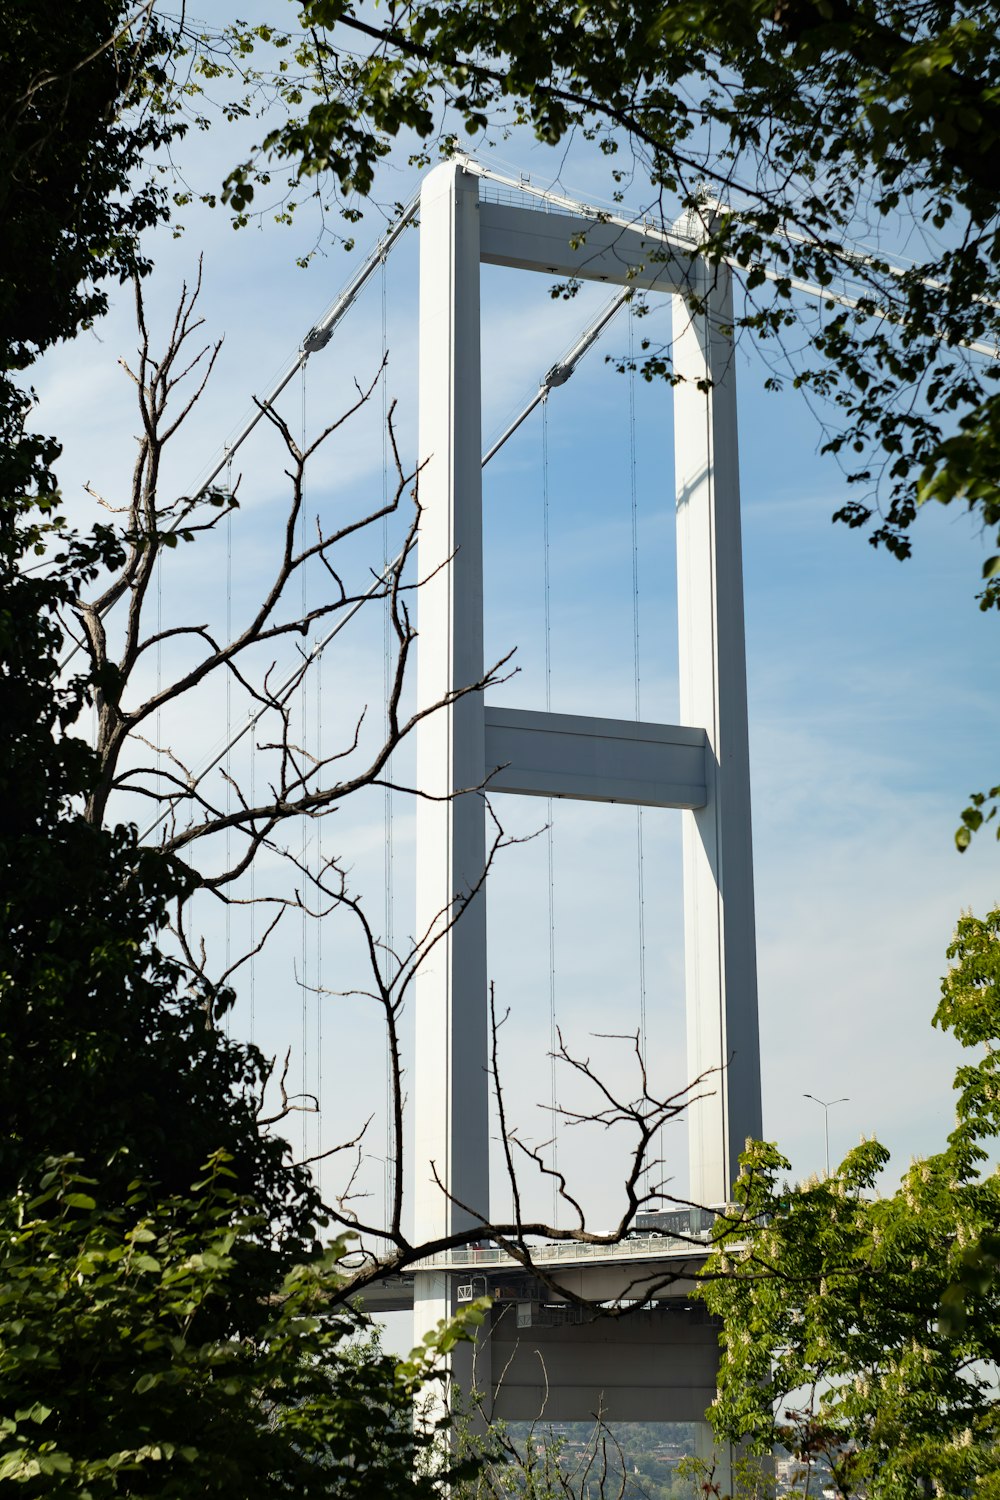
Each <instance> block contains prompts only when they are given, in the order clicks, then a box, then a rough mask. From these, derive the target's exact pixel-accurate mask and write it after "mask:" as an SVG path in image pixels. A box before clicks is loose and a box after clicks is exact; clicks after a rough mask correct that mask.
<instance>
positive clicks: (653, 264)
mask: <svg viewBox="0 0 1000 1500" xmlns="http://www.w3.org/2000/svg"><path fill="white" fill-rule="evenodd" d="M479 255H480V259H481V260H482V261H483V263H484V264H486V265H491V266H513V267H515V268H517V269H518V270H521V271H542V272H545V273H547V274H548V275H550V276H567V277H572V278H574V279H578V280H582V281H607V282H611V283H618V284H620V285H622V286H625V285H628V286H632V287H635V288H636V289H637V290H639V289H643V290H644V289H647V288H649V287H655V288H656V290H657V291H658V292H680V291H684V290H686V289H687V288H688V285H689V283H690V280H691V276H692V266H693V261H692V257H691V255H690V253H689V252H687V251H685V250H683V249H680V248H679V247H677V246H676V245H675V244H673V243H671V241H670V240H669V239H667V238H666V236H664V235H661V234H659V233H658V232H656V231H655V230H645V229H642V228H640V226H638V225H636V227H635V228H625V227H624V226H623V225H621V224H610V223H602V222H601V221H600V220H596V219H583V218H574V217H573V216H572V215H570V214H545V213H539V212H538V210H537V209H532V208H515V207H513V206H512V205H511V204H509V203H489V202H486V201H484V202H482V203H480V205H479Z"/></svg>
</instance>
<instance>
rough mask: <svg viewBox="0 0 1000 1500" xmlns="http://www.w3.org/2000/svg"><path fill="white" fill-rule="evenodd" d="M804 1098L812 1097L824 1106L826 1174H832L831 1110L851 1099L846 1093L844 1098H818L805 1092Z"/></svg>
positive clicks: (815, 1102) (814, 1101)
mask: <svg viewBox="0 0 1000 1500" xmlns="http://www.w3.org/2000/svg"><path fill="white" fill-rule="evenodd" d="M802 1097H803V1099H811V1100H812V1101H813V1103H814V1104H822V1106H823V1131H824V1134H825V1137H826V1175H827V1177H829V1175H830V1111H831V1109H832V1108H833V1106H834V1105H835V1104H848V1103H849V1102H850V1101H849V1099H848V1096H847V1095H846V1094H845V1095H844V1097H843V1099H818V1098H817V1097H816V1095H815V1094H803V1095H802Z"/></svg>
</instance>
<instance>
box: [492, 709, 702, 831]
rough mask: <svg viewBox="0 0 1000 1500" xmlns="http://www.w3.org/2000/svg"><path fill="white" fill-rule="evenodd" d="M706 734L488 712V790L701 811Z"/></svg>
mask: <svg viewBox="0 0 1000 1500" xmlns="http://www.w3.org/2000/svg"><path fill="white" fill-rule="evenodd" d="M707 753H708V742H707V739H706V736H705V731H704V730H703V729H688V728H685V727H683V726H681V725H676V724H642V723H636V722H634V721H632V720H631V719H595V718H589V717H583V716H580V715H577V714H553V713H537V712H534V711H531V710H528V709H517V708H491V707H489V706H488V705H487V707H486V769H487V774H488V775H489V773H490V772H491V771H492V773H493V774H492V775H489V780H488V787H489V790H490V791H491V792H513V793H517V794H518V795H520V796H525V797H574V798H578V799H581V800H583V801H586V802H625V803H630V804H632V805H633V806H638V807H682V808H696V807H704V805H705V802H706V798H707V792H706V777H705V757H706V755H707Z"/></svg>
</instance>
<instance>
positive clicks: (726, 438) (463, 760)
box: [413, 160, 761, 1421]
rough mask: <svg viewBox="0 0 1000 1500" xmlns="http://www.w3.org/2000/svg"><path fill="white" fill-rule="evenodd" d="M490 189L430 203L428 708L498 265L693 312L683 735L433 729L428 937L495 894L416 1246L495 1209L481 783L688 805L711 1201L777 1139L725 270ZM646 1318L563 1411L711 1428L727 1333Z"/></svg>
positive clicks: (422, 375)
mask: <svg viewBox="0 0 1000 1500" xmlns="http://www.w3.org/2000/svg"><path fill="white" fill-rule="evenodd" d="M480 182H481V175H480V172H479V170H478V169H477V168H476V166H475V164H474V163H471V162H466V161H461V160H456V161H452V162H449V163H447V164H445V165H443V166H440V167H438V168H437V169H436V170H435V171H433V172H431V173H430V174H429V176H428V177H427V179H426V180H425V183H424V186H423V191H422V194H421V200H420V325H419V337H420V354H419V360H420V364H419V458H420V460H421V462H422V464H423V468H422V469H421V472H420V481H419V483H420V500H421V504H422V507H423V518H422V526H421V532H420V542H419V572H420V576H421V578H423V579H425V580H427V581H426V582H425V583H424V584H423V585H422V587H421V589H420V592H419V606H418V608H419V621H418V623H419V662H418V683H417V692H418V700H419V703H420V705H421V706H424V705H430V704H432V703H435V702H437V701H439V700H441V699H442V698H443V697H446V696H447V695H448V694H449V693H451V692H453V691H455V690H458V689H462V688H464V687H466V686H467V685H468V684H469V683H472V682H476V681H479V680H480V679H481V678H482V675H483V557H482V479H481V473H482V470H481V463H482V432H481V427H482V424H481V410H480V312H479V300H480V299H479V284H480V266H481V265H482V264H484V263H485V264H490V265H502V266H510V267H514V268H517V269H519V270H523V271H535V272H541V273H542V274H544V275H547V276H550V277H558V278H569V277H573V278H579V279H583V280H598V281H604V282H607V283H608V284H618V285H630V286H632V287H634V288H636V289H642V290H647V291H651V292H653V293H662V294H664V295H667V296H670V297H672V298H673V324H674V336H673V361H674V366H675V369H676V371H677V373H678V374H679V375H681V376H683V377H684V378H683V380H682V381H681V382H680V383H679V384H678V385H676V386H675V387H674V390H673V402H674V448H675V455H676V457H675V476H674V493H675V496H676V511H677V559H678V561H677V567H678V612H679V644H680V715H681V720H682V723H681V724H680V725H664V724H647V723H633V722H631V721H624V720H617V719H603V718H594V717H582V716H580V717H578V716H573V715H567V714H552V713H538V712H527V711H518V710H512V709H506V708H503V709H501V708H496V707H491V706H490V704H489V703H488V702H487V701H484V696H483V694H482V693H469V694H467V695H465V696H463V697H461V698H459V699H458V700H457V701H456V702H454V704H453V705H452V706H450V707H448V708H446V709H444V710H441V711H438V712H435V713H433V714H430V715H429V716H428V718H426V719H425V720H424V721H423V722H422V723H421V725H420V726H419V729H418V746H417V761H418V768H417V769H418V781H417V784H418V786H419V788H420V790H421V791H422V792H423V793H431V794H432V796H433V797H435V798H437V799H440V800H428V799H427V798H426V797H422V798H420V799H419V800H418V804H417V917H416V921H417V931H418V932H423V931H425V930H426V929H427V928H428V927H430V926H431V925H432V924H434V923H435V922H439V923H441V925H442V926H444V920H443V919H444V917H445V915H446V914H448V913H450V912H452V911H453V909H454V907H455V903H456V900H458V901H462V900H463V899H465V898H467V896H468V893H469V892H470V891H473V890H477V894H476V895H475V896H474V897H473V899H472V900H471V901H470V902H469V904H468V906H467V908H466V910H465V911H464V913H463V915H462V917H461V919H460V920H459V921H458V922H456V923H455V924H454V925H452V926H451V927H450V928H449V929H448V930H447V931H446V932H444V933H443V935H442V937H441V939H440V941H439V942H438V943H437V945H436V946H435V947H434V948H433V950H432V951H431V953H430V955H429V957H428V958H427V960H426V961H425V963H424V965H423V967H422V969H421V971H420V972H419V974H418V978H417V990H416V1034H417V1040H416V1057H415V1064H414V1076H413V1100H414V1120H415V1146H414V1153H413V1164H414V1174H415V1175H414V1203H415V1218H416V1222H415V1226H414V1232H415V1236H416V1241H417V1242H418V1243H419V1242H421V1241H423V1242H427V1241H434V1240H435V1239H437V1238H438V1237H440V1236H444V1235H447V1234H449V1233H454V1232H457V1231H460V1230H463V1229H467V1228H469V1227H471V1226H472V1225H473V1224H475V1223H476V1222H478V1221H477V1220H476V1219H475V1218H474V1217H473V1215H474V1214H476V1213H478V1214H481V1215H482V1216H483V1218H484V1219H487V1220H488V1219H489V1217H490V1201H489V1141H488V1113H489V1077H488V1072H487V1044H488V1035H487V1032H488V1026H487V947H486V928H487V898H486V891H485V889H477V888H478V887H479V886H480V882H481V879H482V874H483V867H484V862H485V857H486V835H485V810H484V798H483V795H482V793H481V792H480V791H471V792H468V791H466V792H465V793H464V795H459V796H452V795H451V794H453V793H455V792H462V791H463V789H466V788H478V787H481V786H482V785H483V783H484V781H485V780H486V779H487V778H488V777H489V778H491V779H490V780H489V795H490V796H491V797H492V796H493V795H494V794H501V793H504V792H510V793H517V794H520V795H536V796H541V797H576V798H584V799H590V800H594V801H605V802H624V803H630V804H633V805H639V806H650V807H669V808H679V809H681V816H682V819H683V824H684V828H683V865H684V935H685V936H684V941H685V994H686V1017H687V1021H686V1024H687V1050H688V1072H689V1077H690V1078H691V1079H694V1078H695V1077H698V1076H700V1075H703V1074H705V1073H706V1072H709V1071H713V1073H714V1076H713V1078H712V1080H711V1083H710V1088H711V1093H710V1094H708V1095H707V1096H706V1097H704V1098H702V1099H701V1100H699V1101H698V1102H697V1103H695V1104H693V1105H692V1106H691V1111H690V1119H689V1131H690V1143H691V1144H690V1152H691V1163H690V1173H691V1175H690V1196H691V1198H692V1199H693V1200H694V1201H696V1202H701V1203H703V1204H712V1203H719V1202H722V1201H725V1200H726V1199H727V1198H728V1197H729V1196H730V1189H731V1185H732V1182H733V1180H734V1178H735V1176H736V1174H737V1171H738V1155H739V1152H740V1151H741V1150H742V1149H743V1144H744V1141H745V1139H746V1137H747V1136H759V1135H760V1132H761V1106H760V1061H759V1043H758V1030H757V980H756V955H755V941H754V906H753V869H752V855H751V836H750V778H749V760H748V747H747V701H746V665H745V646H744V625H743V580H742V555H741V540H740V501H739V472H738V452H737V430H736V391H735V370H734V365H733V342H732V292H731V286H730V275H729V271H728V269H727V267H726V266H724V265H722V266H712V265H709V264H708V263H707V262H706V261H705V260H704V259H703V258H700V257H699V256H698V255H697V254H696V253H695V248H694V245H693V243H692V244H691V246H690V248H687V247H686V244H685V237H684V236H683V234H680V233H678V234H676V235H664V234H661V233H659V232H657V231H655V230H651V229H643V228H639V227H635V226H630V225H627V224H625V223H622V222H615V221H613V220H609V219H607V218H606V217H603V216H598V215H595V216H594V217H593V218H574V217H572V216H570V215H568V214H565V213H550V212H544V211H541V209H539V210H535V209H532V208H530V207H520V206H512V205H509V204H506V203H496V202H491V201H487V200H486V199H485V198H482V197H481V195H480ZM431 1163H433V1164H434V1173H436V1175H437V1178H438V1179H439V1181H440V1184H441V1186H439V1185H438V1183H437V1182H435V1181H434V1175H433V1173H432V1169H431ZM442 1187H443V1188H444V1189H445V1191H444V1192H443V1191H442ZM462 1204H464V1205H467V1206H468V1209H469V1210H472V1214H470V1213H469V1212H468V1211H467V1210H466V1209H463V1208H462V1207H461V1206H460V1205H462ZM453 1279H454V1278H453V1277H452V1276H451V1275H449V1273H448V1272H447V1271H445V1270H421V1271H418V1272H417V1275H416V1282H415V1318H416V1326H417V1329H418V1332H422V1331H423V1330H424V1329H426V1328H428V1327H430V1326H431V1325H432V1324H433V1323H434V1322H435V1321H436V1320H437V1319H438V1318H439V1317H442V1316H445V1315H447V1314H449V1313H450V1312H451V1311H452V1310H453V1288H452V1286H451V1282H452V1280H453ZM642 1316H643V1317H645V1316H646V1315H645V1314H644V1315H642ZM668 1321H669V1320H668ZM629 1322H630V1320H629V1319H625V1320H619V1321H618V1322H617V1323H615V1324H614V1325H613V1329H612V1331H611V1332H610V1333H609V1332H608V1331H607V1329H605V1331H604V1332H603V1333H601V1334H600V1335H599V1336H598V1335H591V1345H586V1347H588V1348H589V1347H591V1346H592V1345H593V1341H594V1339H595V1338H596V1339H597V1344H598V1345H599V1347H600V1351H601V1352H600V1354H599V1355H595V1356H594V1361H593V1364H594V1368H593V1369H592V1370H590V1371H589V1373H588V1371H587V1357H586V1356H585V1354H584V1352H583V1350H584V1345H585V1338H586V1336H585V1335H583V1334H579V1331H578V1330H565V1332H566V1333H569V1332H571V1331H572V1332H575V1333H577V1335H578V1342H579V1341H580V1340H583V1341H584V1342H580V1343H579V1347H578V1348H576V1349H575V1352H574V1354H573V1367H574V1370H575V1372H576V1373H575V1375H574V1377H573V1381H572V1389H570V1379H569V1376H568V1375H567V1376H566V1379H565V1380H564V1384H565V1387H566V1389H565V1393H564V1394H565V1397H566V1399H565V1400H560V1398H559V1389H560V1387H559V1380H560V1377H559V1375H558V1372H556V1373H555V1375H554V1374H553V1370H554V1366H551V1367H550V1368H549V1371H548V1375H549V1385H550V1391H551V1396H550V1402H549V1406H548V1408H547V1412H546V1414H547V1416H549V1417H551V1418H552V1419H554V1420H560V1419H563V1418H565V1417H571V1416H576V1417H587V1416H589V1415H590V1414H591V1413H592V1412H593V1411H594V1410H595V1409H597V1397H598V1395H600V1396H601V1397H602V1401H603V1409H604V1410H605V1411H606V1412H610V1413H611V1414H612V1415H617V1416H619V1417H622V1418H626V1419H628V1418H629V1417H630V1416H631V1419H632V1420H643V1419H649V1417H650V1416H652V1415H654V1414H655V1415H658V1416H659V1417H660V1419H661V1420H675V1421H685V1420H698V1419H699V1418H698V1416H697V1415H696V1411H695V1409H696V1408H698V1410H699V1411H700V1413H703V1412H704V1408H705V1405H706V1404H707V1400H710V1399H711V1397H712V1395H713V1394H714V1369H715V1365H714V1340H715V1333H714V1329H711V1328H710V1327H709V1329H708V1335H709V1336H710V1342H711V1343H712V1344H713V1352H712V1356H711V1358H710V1359H709V1358H708V1356H707V1355H706V1354H705V1350H704V1348H703V1347H702V1346H703V1345H704V1344H705V1343H706V1335H701V1336H700V1338H699V1337H697V1336H694V1335H693V1334H692V1330H691V1328H690V1327H688V1325H687V1324H685V1323H684V1321H683V1319H678V1318H677V1317H675V1318H674V1319H673V1320H672V1322H671V1324H670V1326H671V1329H673V1330H674V1332H670V1333H665V1332H662V1331H661V1332H660V1333H659V1334H657V1333H656V1332H655V1330H654V1332H653V1333H652V1334H648V1335H641V1330H640V1332H639V1333H636V1332H634V1331H633V1333H631V1334H630V1333H629V1332H628V1331H627V1326H628V1324H629ZM682 1325H683V1326H682ZM595 1326H596V1325H595ZM615 1330H617V1332H615ZM685 1330H686V1331H685ZM546 1331H547V1332H551V1333H559V1332H563V1330H556V1329H552V1330H546ZM657 1339H658V1340H659V1342H660V1344H664V1341H665V1343H666V1344H668V1345H670V1346H671V1348H672V1349H673V1351H674V1353H673V1354H671V1352H670V1348H666V1347H664V1349H663V1351H662V1358H661V1360H660V1368H662V1370H663V1371H664V1378H663V1380H662V1382H661V1385H662V1387H663V1389H662V1391H661V1392H660V1396H658V1397H657V1398H656V1400H655V1401H653V1402H652V1403H650V1402H646V1401H645V1400H644V1399H642V1398H641V1397H640V1395H639V1394H637V1393H636V1392H634V1391H633V1392H632V1396H631V1397H629V1394H628V1386H627V1381H626V1382H625V1384H624V1385H623V1386H622V1387H621V1390H620V1395H621V1400H620V1402H619V1410H618V1411H617V1412H614V1411H613V1408H614V1405H615V1402H614V1399H611V1400H610V1404H609V1397H608V1392H607V1390H605V1389H604V1388H603V1387H601V1385H600V1382H601V1381H602V1380H611V1379H612V1378H613V1374H614V1372H613V1364H614V1360H613V1356H612V1353H611V1349H610V1344H614V1343H616V1342H617V1343H619V1344H621V1345H622V1347H623V1349H624V1346H626V1345H628V1346H629V1348H630V1349H631V1350H632V1352H631V1353H630V1354H629V1356H628V1358H629V1360H630V1363H631V1365H632V1367H633V1368H634V1366H635V1359H636V1349H634V1348H632V1345H633V1344H641V1345H649V1344H650V1343H651V1342H652V1343H655V1342H656V1341H657ZM609 1341H610V1342H609ZM689 1346H690V1347H689ZM695 1346H697V1348H696V1347H695ZM594 1347H596V1346H594ZM699 1350H700V1351H701V1352H700V1353H699V1352H698V1351H699ZM706 1359H708V1363H707V1364H706ZM477 1360H478V1361H480V1363H478V1364H477V1382H478V1384H479V1385H480V1387H481V1388H485V1387H486V1384H487V1379H488V1375H486V1376H485V1378H484V1366H483V1363H482V1361H483V1360H486V1361H488V1348H484V1349H482V1350H481V1351H480V1353H479V1354H478V1355H477ZM581 1372H582V1373H581ZM685 1372H688V1373H689V1375H690V1378H689V1379H687V1382H686V1383H685V1379H686V1373H685ZM457 1373H458V1374H459V1375H460V1373H461V1372H460V1371H459V1372H457ZM515 1384H516V1382H515ZM671 1392H673V1395H671ZM706 1397H707V1398H706ZM661 1398H662V1399H661ZM523 1399H524V1402H525V1403H526V1404H525V1409H524V1411H520V1410H517V1409H516V1407H517V1400H518V1398H517V1397H516V1396H512V1397H510V1398H509V1401H508V1405H509V1409H507V1410H505V1413H504V1414H506V1415H508V1416H521V1415H525V1416H531V1415H537V1407H536V1408H535V1409H534V1410H531V1409H530V1402H531V1400H533V1399H534V1398H533V1397H532V1396H531V1395H530V1393H527V1394H525V1395H524V1397H523ZM630 1400H631V1401H632V1405H631V1407H630V1408H629V1410H626V1407H627V1406H628V1404H629V1401H630ZM510 1402H513V1405H512V1406H511V1405H510ZM699 1403H700V1407H699ZM639 1408H642V1409H641V1410H640V1409H639Z"/></svg>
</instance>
